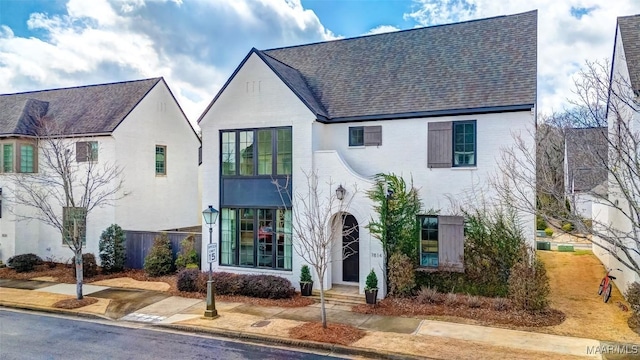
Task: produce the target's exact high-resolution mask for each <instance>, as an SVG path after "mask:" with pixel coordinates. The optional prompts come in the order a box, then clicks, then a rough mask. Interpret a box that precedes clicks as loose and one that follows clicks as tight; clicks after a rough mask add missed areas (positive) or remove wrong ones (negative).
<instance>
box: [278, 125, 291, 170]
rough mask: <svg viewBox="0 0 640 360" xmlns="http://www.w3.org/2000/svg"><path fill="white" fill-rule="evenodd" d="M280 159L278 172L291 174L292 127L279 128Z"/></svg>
mask: <svg viewBox="0 0 640 360" xmlns="http://www.w3.org/2000/svg"><path fill="white" fill-rule="evenodd" d="M277 147H278V159H277V162H278V163H277V165H276V168H277V173H278V175H290V174H291V151H292V142H291V129H278V144H277Z"/></svg>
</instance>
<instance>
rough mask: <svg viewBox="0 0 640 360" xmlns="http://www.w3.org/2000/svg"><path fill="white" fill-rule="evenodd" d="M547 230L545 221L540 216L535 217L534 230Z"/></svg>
mask: <svg viewBox="0 0 640 360" xmlns="http://www.w3.org/2000/svg"><path fill="white" fill-rule="evenodd" d="M546 228H547V222H546V221H545V219H544V218H543V217H542V216H540V215H537V216H536V230H544V229H546Z"/></svg>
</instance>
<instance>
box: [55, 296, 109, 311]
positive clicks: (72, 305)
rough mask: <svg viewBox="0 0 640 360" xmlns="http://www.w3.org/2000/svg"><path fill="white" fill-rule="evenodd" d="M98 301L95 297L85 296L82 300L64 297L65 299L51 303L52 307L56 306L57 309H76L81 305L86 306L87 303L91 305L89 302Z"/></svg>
mask: <svg viewBox="0 0 640 360" xmlns="http://www.w3.org/2000/svg"><path fill="white" fill-rule="evenodd" d="M97 302H98V299H96V298H90V297H85V298H83V299H82V300H78V299H65V300H60V301H58V302H56V303H55V304H53V307H54V308H58V309H69V310H71V309H77V308H81V307H83V306H87V305H91V304H95V303H97Z"/></svg>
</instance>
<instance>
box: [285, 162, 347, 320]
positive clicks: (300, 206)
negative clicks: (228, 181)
mask: <svg viewBox="0 0 640 360" xmlns="http://www.w3.org/2000/svg"><path fill="white" fill-rule="evenodd" d="M304 175H305V177H306V181H307V183H306V188H305V190H304V191H302V192H297V193H295V194H293V195H292V194H290V192H289V191H288V190H287V189H288V186H287V184H280V183H279V182H278V180H274V181H273V184H274V185H275V186H276V187H277V188H278V191H279V193H280V196H281V198H282V202H283V204H286V201H285V199H288V200H290V203H291V205H292V209H291V213H292V220H293V221H292V231H293V235H294V242H293V244H294V246H293V248H294V251H295V252H296V254H298V256H300V257H301V258H302V259H303V260H304V261H305V262H306V263H307V264H309V265H310V266H311V267H312V268H313V269H314V271H315V273H316V276H317V277H318V280H319V282H320V312H321V317H322V327H323V328H326V327H327V313H326V308H325V300H324V291H325V290H324V279H325V277H326V274H327V268H328V267H329V265H330V264H331V263H332V262H333V261H336V260H343V259H346V258H348V257H349V256H351V255H353V254H354V253H353V252H349V249H350V247H349V245H350V243H346V244H344V249H345V250H344V252H343V251H341V254H342V256H341V258H340V259H334V258H332V257H331V254H332V253H333V252H332V250H333V246H334V244H336V243H337V242H336V241H334V240H335V239H336V238H337V237H341V238H343V237H345V236H348V235H349V234H351V233H352V232H353V231H354V230H355V229H353V228H350V227H345V218H346V216H345V213H346V210H347V209H348V208H349V205H350V204H351V201H352V200H353V198H354V196H355V195H356V194H357V192H358V189H357V188H356V187H355V186H354V190H353V191H352V192H350V194H348V196H346V197H345V198H344V199H343V200H339V199H338V198H337V196H336V193H335V189H334V184H333V183H332V182H331V180H329V181H328V182H327V183H326V187H323V186H321V184H320V181H319V176H318V173H317V172H316V171H311V172H304ZM325 191H328V193H326V192H325ZM339 243H340V246H343V243H342V242H339Z"/></svg>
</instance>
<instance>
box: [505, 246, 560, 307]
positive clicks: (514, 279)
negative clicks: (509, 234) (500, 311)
mask: <svg viewBox="0 0 640 360" xmlns="http://www.w3.org/2000/svg"><path fill="white" fill-rule="evenodd" d="M525 251H526V253H525V254H523V256H522V261H519V262H517V263H516V264H515V265H513V268H512V269H511V277H510V278H509V298H510V300H511V303H512V304H513V306H514V307H516V308H517V309H521V310H528V311H538V310H544V309H546V308H547V306H548V304H549V299H548V296H549V291H550V289H549V278H548V277H547V271H546V269H545V267H544V264H543V263H542V261H540V259H538V258H537V257H536V256H535V255H533V254H532V253H531V251H529V250H525Z"/></svg>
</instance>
